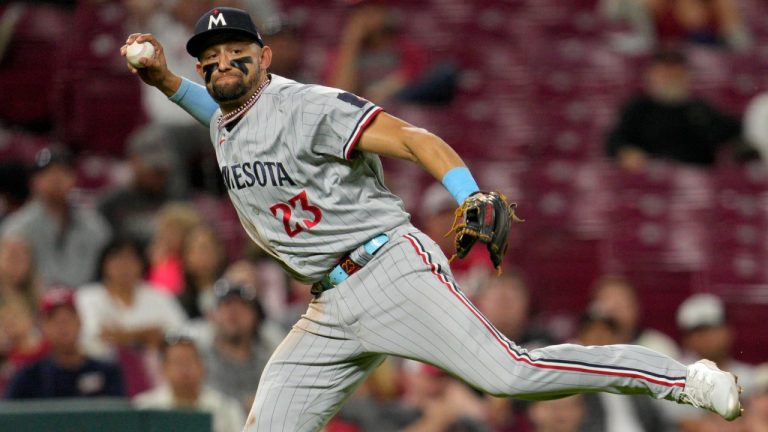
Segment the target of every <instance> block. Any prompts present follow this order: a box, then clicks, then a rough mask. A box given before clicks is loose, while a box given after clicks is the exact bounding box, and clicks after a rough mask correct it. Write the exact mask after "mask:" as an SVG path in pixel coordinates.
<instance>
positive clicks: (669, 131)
mask: <svg viewBox="0 0 768 432" xmlns="http://www.w3.org/2000/svg"><path fill="white" fill-rule="evenodd" d="M740 135H741V122H740V121H739V119H738V118H736V117H734V116H732V115H730V114H727V113H725V112H723V111H721V110H720V109H718V108H716V107H715V106H713V105H712V104H711V103H709V102H708V101H706V100H703V99H700V98H697V97H695V96H694V95H693V94H692V89H691V76H690V71H689V68H688V64H687V61H686V58H685V55H684V54H683V53H682V52H679V51H671V50H667V51H660V52H658V53H657V54H656V55H655V56H654V57H653V58H652V60H651V62H650V64H649V65H648V67H647V68H646V70H645V89H644V91H643V92H642V93H641V94H639V95H637V96H635V97H633V98H631V99H630V100H629V101H628V102H626V104H625V105H624V106H623V107H622V108H621V110H620V112H619V119H618V121H617V123H616V124H615V125H614V126H613V128H612V129H611V130H610V132H609V134H608V138H607V141H606V147H605V150H606V153H607V155H608V156H609V157H611V158H615V159H616V162H617V163H618V164H619V166H621V167H622V168H624V169H627V170H629V171H642V170H643V169H644V168H645V166H646V165H647V163H648V161H649V159H651V158H656V159H665V160H672V161H677V162H682V163H685V164H691V165H695V166H700V167H709V166H712V165H714V164H715V162H716V160H717V157H718V153H719V152H720V151H721V149H723V148H724V147H725V145H726V144H729V143H733V144H736V145H735V146H734V147H733V148H732V149H731V150H732V153H733V156H734V157H737V156H742V155H744V156H746V155H747V154H748V152H747V151H746V149H745V148H744V146H743V145H742V144H741V143H740V142H739V138H740Z"/></svg>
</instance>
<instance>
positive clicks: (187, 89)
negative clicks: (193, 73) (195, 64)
mask: <svg viewBox="0 0 768 432" xmlns="http://www.w3.org/2000/svg"><path fill="white" fill-rule="evenodd" d="M168 99H170V100H171V102H174V103H175V104H176V105H178V106H180V107H182V108H184V111H186V112H188V113H189V114H190V115H191V116H192V117H194V118H196V119H197V121H199V122H200V123H202V124H203V126H210V124H211V118H212V117H213V113H215V112H216V110H217V109H219V104H217V103H216V101H214V100H213V98H211V95H209V94H208V90H206V89H205V87H203V86H201V85H200V84H196V83H193V82H192V81H190V80H188V79H186V78H182V79H181V85H180V86H179V89H178V90H176V93H174V94H173V96H171V97H169V98H168Z"/></svg>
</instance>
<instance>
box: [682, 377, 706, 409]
mask: <svg viewBox="0 0 768 432" xmlns="http://www.w3.org/2000/svg"><path fill="white" fill-rule="evenodd" d="M702 375H703V376H702ZM714 388H715V383H714V382H713V381H712V376H711V375H709V374H707V373H705V372H703V371H699V370H698V369H694V370H693V371H691V376H690V377H689V378H688V382H687V383H686V385H685V389H684V390H683V392H682V393H681V394H680V400H681V401H683V402H685V403H688V404H691V405H693V406H695V407H697V408H706V407H707V402H706V401H707V399H708V398H707V396H706V395H708V394H711V393H712V391H713V390H714Z"/></svg>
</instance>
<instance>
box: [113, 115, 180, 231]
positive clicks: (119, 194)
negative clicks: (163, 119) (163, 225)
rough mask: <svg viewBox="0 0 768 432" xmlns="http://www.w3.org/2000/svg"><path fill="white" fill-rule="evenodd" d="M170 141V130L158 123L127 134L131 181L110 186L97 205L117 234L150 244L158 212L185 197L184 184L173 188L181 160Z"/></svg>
mask: <svg viewBox="0 0 768 432" xmlns="http://www.w3.org/2000/svg"><path fill="white" fill-rule="evenodd" d="M169 141H170V138H169V137H168V134H166V133H165V132H164V131H163V129H162V128H160V127H157V126H145V127H143V128H141V129H139V130H138V131H136V132H134V133H133V134H131V136H130V137H129V138H128V149H127V156H128V166H129V167H130V173H131V176H130V182H129V183H128V184H127V185H125V186H118V187H116V188H114V189H111V190H107V191H106V192H105V194H104V195H103V197H102V198H101V200H100V202H99V205H98V209H99V211H100V212H101V214H102V215H103V216H104V218H106V220H107V221H108V222H109V224H110V225H111V226H112V229H113V231H114V232H115V235H116V236H120V237H130V238H133V239H135V240H137V241H139V242H140V243H141V244H142V245H148V244H149V242H150V241H151V240H152V236H153V235H154V233H155V224H154V217H155V213H157V211H158V210H159V209H160V208H161V207H162V206H163V205H165V204H166V203H168V202H169V201H171V200H173V199H177V198H181V197H182V194H181V193H180V189H181V188H180V187H176V188H174V187H173V185H172V182H171V181H170V180H171V174H172V173H173V172H174V170H175V169H176V168H177V166H178V164H177V158H176V155H175V154H174V153H173V151H172V150H171V149H170V148H169V146H168V142H169ZM174 189H176V190H174Z"/></svg>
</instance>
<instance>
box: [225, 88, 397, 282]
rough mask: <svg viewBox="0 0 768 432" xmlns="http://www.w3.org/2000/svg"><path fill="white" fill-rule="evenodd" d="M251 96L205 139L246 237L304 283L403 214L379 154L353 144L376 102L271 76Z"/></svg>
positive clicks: (376, 109)
mask: <svg viewBox="0 0 768 432" xmlns="http://www.w3.org/2000/svg"><path fill="white" fill-rule="evenodd" d="M271 78H272V79H271V82H270V83H269V85H267V86H266V87H265V88H264V90H263V92H262V94H261V96H260V97H259V99H258V101H257V102H256V104H255V105H254V106H253V107H252V108H251V109H250V110H249V111H248V112H247V113H246V114H245V115H244V117H243V118H242V119H241V120H240V121H239V122H238V123H237V124H236V125H235V126H234V127H233V128H232V130H231V131H227V130H226V129H224V128H219V127H218V125H217V121H215V120H216V119H218V117H219V116H220V115H221V111H217V112H216V113H215V114H214V116H213V119H214V121H212V122H211V141H212V142H213V146H214V148H215V151H216V158H217V159H218V163H219V168H220V170H221V174H222V177H223V178H224V183H225V184H226V185H227V188H228V189H229V196H230V198H231V200H232V204H233V205H234V206H235V209H236V210H237V214H238V216H239V218H240V222H241V223H242V225H243V227H244V228H245V230H246V232H247V233H248V235H249V236H250V237H251V239H252V240H253V241H254V242H255V243H256V244H257V245H259V246H260V247H261V248H263V249H264V250H265V251H266V252H267V253H269V254H270V255H272V256H273V257H275V258H276V259H277V260H278V261H279V262H280V263H281V264H282V265H283V267H285V268H286V270H288V271H289V272H290V273H291V274H293V275H294V277H296V278H297V279H299V280H301V281H304V282H314V281H317V280H319V279H320V278H321V277H322V276H323V275H324V274H325V273H326V272H327V271H328V270H330V268H331V267H333V266H334V265H335V264H336V263H337V262H338V260H339V259H340V258H341V257H342V256H343V255H344V254H346V253H347V252H349V251H350V250H352V249H354V248H356V247H357V246H359V245H361V244H362V243H364V242H365V241H367V240H368V239H370V238H372V237H374V236H376V235H377V234H380V233H381V232H384V231H388V230H390V229H392V228H394V227H396V226H398V225H401V224H403V223H405V222H407V221H408V220H409V218H410V216H409V215H408V213H406V212H405V210H404V208H403V203H402V201H401V200H400V199H399V198H398V197H397V196H395V195H394V194H392V193H391V192H390V191H389V190H388V189H387V188H386V186H384V182H383V171H382V166H381V161H380V160H379V158H378V156H376V155H374V154H369V153H362V152H357V151H354V146H355V144H356V143H357V140H358V139H359V138H360V135H361V134H362V132H363V130H364V129H365V127H366V126H367V125H368V124H369V123H370V122H371V121H372V120H373V118H374V117H375V116H376V115H377V114H378V113H379V112H380V111H381V108H379V107H378V106H376V105H374V104H373V103H371V102H369V101H366V100H363V99H360V98H358V97H357V96H354V95H352V94H350V93H346V92H344V91H342V90H338V89H334V88H329V87H323V86H318V85H308V84H300V83H297V82H295V81H292V80H289V79H286V78H283V77H280V76H277V75H274V74H272V75H271Z"/></svg>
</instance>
